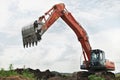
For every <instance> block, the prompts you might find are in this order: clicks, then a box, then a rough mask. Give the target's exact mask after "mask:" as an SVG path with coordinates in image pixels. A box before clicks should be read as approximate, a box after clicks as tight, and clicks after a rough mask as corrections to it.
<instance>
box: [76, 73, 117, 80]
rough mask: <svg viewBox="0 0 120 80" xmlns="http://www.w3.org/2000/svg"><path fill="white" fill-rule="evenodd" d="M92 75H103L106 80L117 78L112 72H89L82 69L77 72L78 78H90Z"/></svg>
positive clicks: (87, 79) (78, 79) (85, 79)
mask: <svg viewBox="0 0 120 80" xmlns="http://www.w3.org/2000/svg"><path fill="white" fill-rule="evenodd" d="M90 75H96V76H100V77H103V78H104V79H105V80H114V79H115V74H114V73H112V72H106V71H103V72H87V71H80V72H77V80H89V78H88V77H89V76H90Z"/></svg>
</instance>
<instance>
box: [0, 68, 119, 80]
mask: <svg viewBox="0 0 120 80" xmlns="http://www.w3.org/2000/svg"><path fill="white" fill-rule="evenodd" d="M24 70H27V71H29V72H30V73H33V74H34V77H35V78H36V80H77V73H76V72H75V73H59V72H55V71H50V70H46V71H40V70H39V69H36V70H34V69H31V68H27V69H23V68H21V69H20V68H19V69H15V70H14V71H16V72H17V73H19V74H22V72H23V71H24ZM0 80H30V79H28V78H24V77H22V76H11V77H2V78H0ZM78 80H79V79H78ZM80 80H88V78H87V77H86V78H84V79H83V78H82V79H80ZM106 80H113V79H106ZM115 80H120V77H118V78H116V79H115Z"/></svg>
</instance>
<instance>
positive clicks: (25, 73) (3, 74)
mask: <svg viewBox="0 0 120 80" xmlns="http://www.w3.org/2000/svg"><path fill="white" fill-rule="evenodd" d="M11 76H22V77H24V78H29V79H30V80H34V75H33V74H32V73H30V72H29V71H28V70H26V69H24V71H23V72H22V74H19V73H17V72H16V71H14V69H13V65H12V64H10V66H9V70H7V71H6V70H4V68H2V69H1V70H0V77H11Z"/></svg>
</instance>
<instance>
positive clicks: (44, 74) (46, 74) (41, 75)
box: [15, 68, 55, 80]
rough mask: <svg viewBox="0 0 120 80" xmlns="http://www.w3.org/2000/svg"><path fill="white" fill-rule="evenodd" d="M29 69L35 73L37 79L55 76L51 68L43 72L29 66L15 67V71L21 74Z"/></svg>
mask: <svg viewBox="0 0 120 80" xmlns="http://www.w3.org/2000/svg"><path fill="white" fill-rule="evenodd" d="M25 70H27V71H29V72H30V73H33V74H34V77H35V78H36V79H37V80H42V79H44V80H46V79H48V78H50V77H54V76H55V74H53V73H52V72H50V70H46V71H43V72H41V71H40V70H39V69H36V70H34V69H31V68H27V69H15V71H16V72H17V73H19V74H22V72H23V71H25Z"/></svg>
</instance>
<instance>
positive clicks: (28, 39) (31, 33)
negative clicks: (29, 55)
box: [22, 21, 44, 47]
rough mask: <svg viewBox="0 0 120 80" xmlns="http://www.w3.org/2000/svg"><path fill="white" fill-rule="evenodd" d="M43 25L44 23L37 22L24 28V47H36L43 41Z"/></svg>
mask: <svg viewBox="0 0 120 80" xmlns="http://www.w3.org/2000/svg"><path fill="white" fill-rule="evenodd" d="M43 25H44V23H42V22H40V23H38V22H37V21H35V22H34V23H33V24H30V25H27V26H25V27H23V28H22V39H23V46H24V47H28V46H29V47H31V45H32V46H34V44H36V45H37V42H38V41H40V40H41V36H42V34H41V28H42V26H43ZM42 32H43V31H42Z"/></svg>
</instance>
